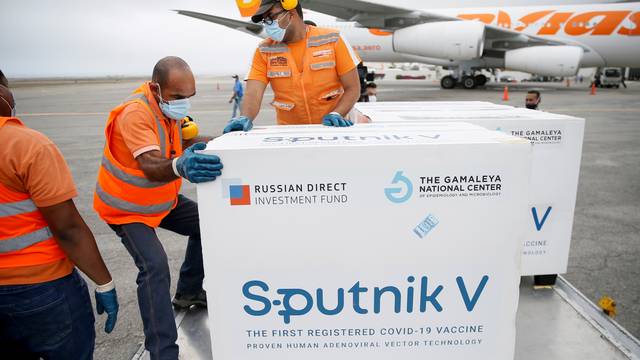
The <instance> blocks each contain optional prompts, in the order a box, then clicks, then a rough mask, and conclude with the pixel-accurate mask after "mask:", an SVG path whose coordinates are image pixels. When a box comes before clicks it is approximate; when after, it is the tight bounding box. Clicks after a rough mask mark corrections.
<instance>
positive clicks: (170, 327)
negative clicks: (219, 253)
mask: <svg viewBox="0 0 640 360" xmlns="http://www.w3.org/2000/svg"><path fill="white" fill-rule="evenodd" d="M195 93H196V86H195V80H194V77H193V73H192V72H191V69H190V68H189V65H187V63H186V62H185V61H184V60H182V59H180V58H177V57H166V58H163V59H161V60H160V61H158V63H157V64H156V66H155V67H154V69H153V74H152V79H151V81H149V82H145V83H144V84H142V85H141V86H140V87H139V88H138V89H136V90H135V91H134V92H133V93H132V94H131V95H130V96H129V97H128V98H127V99H126V100H125V101H124V102H123V103H122V104H120V105H118V106H117V107H115V108H114V109H113V110H112V111H111V113H110V114H109V119H108V120H107V124H106V128H105V137H106V144H105V147H104V151H103V156H102V161H101V165H100V170H99V172H98V181H97V184H96V189H95V193H94V202H93V206H94V209H95V210H96V211H97V213H98V215H100V217H101V218H102V219H103V220H104V221H105V222H106V223H107V224H108V225H109V226H110V227H111V228H112V229H113V230H114V231H115V233H116V234H117V235H118V236H119V237H120V238H121V240H122V243H123V244H124V246H125V248H126V249H127V251H128V252H129V254H131V256H132V257H133V260H134V262H135V264H136V266H137V267H138V270H139V272H138V278H137V284H138V305H139V307H140V312H141V315H142V323H143V325H144V334H145V347H146V349H147V350H148V351H149V353H150V354H151V359H174V360H175V359H178V350H179V349H178V345H177V344H176V340H177V336H178V334H177V329H176V324H175V320H174V314H173V309H172V307H171V304H172V302H173V304H174V306H177V307H180V308H188V307H190V306H192V305H200V306H206V305H207V298H206V294H205V291H204V290H203V288H202V280H203V278H204V271H203V262H202V247H201V244H200V223H199V218H198V205H197V204H196V203H195V202H194V201H192V200H190V199H188V198H186V197H185V196H183V195H180V194H179V192H180V187H181V184H182V179H183V178H185V179H187V180H189V181H190V182H192V183H202V182H207V181H213V180H215V179H216V177H218V176H220V175H221V170H222V164H221V163H220V159H219V158H218V157H217V156H215V155H205V154H200V153H198V152H196V151H198V150H203V149H204V148H205V147H206V145H205V142H207V141H209V140H210V139H211V137H202V136H197V137H195V138H192V139H190V140H185V139H183V137H182V131H181V121H182V119H183V118H185V117H186V116H187V115H188V113H189V109H190V100H189V98H190V97H192V96H194V95H195ZM183 149H185V150H184V151H183ZM158 227H160V228H163V229H167V230H170V231H173V232H175V233H178V234H180V235H184V236H188V237H189V240H188V243H187V250H186V254H185V259H184V262H183V264H182V267H181V269H180V278H179V279H178V284H177V285H178V286H177V291H176V294H175V297H174V298H173V301H172V300H171V296H170V293H169V288H170V284H171V279H170V277H169V275H170V274H169V264H168V260H167V254H166V253H165V251H164V248H163V246H162V244H161V243H160V240H159V239H158V236H157V234H156V228H158Z"/></svg>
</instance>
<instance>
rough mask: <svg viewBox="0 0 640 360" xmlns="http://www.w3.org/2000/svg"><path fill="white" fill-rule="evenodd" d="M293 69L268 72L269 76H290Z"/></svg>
mask: <svg viewBox="0 0 640 360" xmlns="http://www.w3.org/2000/svg"><path fill="white" fill-rule="evenodd" d="M290 76H291V71H269V72H267V77H270V78H277V77H290Z"/></svg>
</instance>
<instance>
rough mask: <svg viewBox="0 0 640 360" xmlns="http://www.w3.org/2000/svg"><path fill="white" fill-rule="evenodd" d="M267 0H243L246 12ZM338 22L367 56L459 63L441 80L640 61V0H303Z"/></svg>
mask: <svg viewBox="0 0 640 360" xmlns="http://www.w3.org/2000/svg"><path fill="white" fill-rule="evenodd" d="M259 2H260V0H237V3H238V6H239V10H240V12H241V15H243V16H250V15H251V13H250V10H248V8H249V7H252V6H253V7H255V6H256V3H257V4H259ZM300 3H301V5H302V7H303V9H305V10H312V11H316V12H319V13H323V14H326V15H330V16H334V17H335V18H336V19H337V22H336V23H335V24H331V25H333V26H331V25H329V26H326V27H336V28H338V29H339V30H340V31H341V33H342V34H343V35H344V36H345V37H346V39H347V40H348V41H349V42H350V43H351V45H352V47H353V48H354V49H355V50H356V51H358V53H359V54H360V57H361V58H362V60H363V61H367V62H418V63H424V64H431V65H440V66H443V67H444V68H445V69H449V70H452V74H451V75H447V76H444V77H443V78H442V79H441V81H440V85H441V86H442V88H445V89H452V88H454V87H456V86H457V85H462V86H463V87H464V88H467V89H473V88H475V87H477V86H483V85H484V84H485V83H486V82H487V77H486V76H485V75H483V74H482V73H480V70H482V69H508V70H516V71H523V72H528V73H534V74H538V75H544V76H573V75H576V74H577V72H578V70H579V69H580V68H581V67H599V68H601V67H639V66H640V2H628V3H602V4H591V5H558V6H555V5H544V6H519V7H491V8H489V7H483V8H448V9H447V8H445V9H434V10H417V9H408V8H401V7H397V6H393V5H386V4H378V3H373V2H368V1H362V0H300ZM176 12H178V13H179V14H181V15H185V16H190V17H193V18H197V19H201V20H205V21H209V22H213V23H217V24H220V25H224V26H226V27H228V28H231V29H234V30H238V31H241V32H244V33H247V34H250V35H253V36H257V37H260V38H266V37H267V35H266V33H265V31H264V29H263V28H262V25H261V24H254V23H252V22H246V21H241V20H234V19H229V18H224V17H220V16H215V15H209V14H203V13H198V12H193V11H188V10H176Z"/></svg>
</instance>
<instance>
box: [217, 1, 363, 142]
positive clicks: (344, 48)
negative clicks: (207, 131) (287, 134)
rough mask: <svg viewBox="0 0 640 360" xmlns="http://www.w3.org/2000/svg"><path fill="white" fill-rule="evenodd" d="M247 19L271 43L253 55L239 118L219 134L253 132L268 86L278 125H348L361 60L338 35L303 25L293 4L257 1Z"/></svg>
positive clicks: (262, 45)
mask: <svg viewBox="0 0 640 360" xmlns="http://www.w3.org/2000/svg"><path fill="white" fill-rule="evenodd" d="M251 19H252V20H253V22H255V23H260V22H261V23H262V24H263V25H264V27H265V30H266V32H267V34H268V35H269V37H270V38H269V39H267V40H264V41H263V42H261V43H260V45H259V46H258V49H257V50H256V52H255V54H254V57H253V63H252V65H251V70H250V72H249V75H248V76H247V86H246V90H245V97H244V100H243V103H242V109H241V116H239V117H237V118H233V119H231V120H230V121H229V123H228V124H227V126H226V127H225V129H224V132H225V133H227V132H230V131H249V130H250V129H251V128H252V127H253V120H254V119H255V118H256V116H257V115H258V112H259V110H260V104H261V103H262V97H263V96H264V92H265V89H266V87H267V85H268V84H271V88H272V89H273V93H274V99H273V101H272V102H271V105H272V106H273V107H274V108H275V110H276V113H277V117H278V124H279V125H298V124H324V125H327V126H340V127H341V126H351V125H353V123H352V122H351V121H349V120H345V116H346V115H347V114H348V113H349V111H350V110H351V108H352V107H353V105H354V104H355V103H356V101H358V98H359V97H360V79H359V77H358V71H357V69H356V67H357V65H358V64H359V63H360V58H359V57H358V55H357V54H356V53H355V51H354V50H353V48H352V47H351V45H349V43H348V42H347V40H346V39H345V38H344V37H343V36H342V35H340V32H339V31H338V30H334V29H325V28H320V27H315V26H311V25H307V24H305V23H304V20H303V14H302V7H301V6H300V4H299V3H298V1H297V0H262V2H261V4H260V7H259V9H258V11H257V12H256V13H255V15H253V16H252V18H251Z"/></svg>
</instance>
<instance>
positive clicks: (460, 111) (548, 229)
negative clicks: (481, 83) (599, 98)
mask: <svg viewBox="0 0 640 360" xmlns="http://www.w3.org/2000/svg"><path fill="white" fill-rule="evenodd" d="M438 108H441V106H440V105H439V103H435V104H432V103H431V102H414V103H402V102H393V103H384V102H382V103H358V104H356V106H355V107H354V110H353V111H352V113H351V117H352V118H354V119H357V120H358V121H365V122H371V124H395V125H396V126H402V124H411V126H415V125H414V124H427V123H430V122H438V123H439V122H442V121H443V120H446V121H450V122H466V123H472V124H476V125H479V126H482V127H484V128H486V129H489V130H499V131H502V132H504V133H506V134H509V135H513V136H519V137H523V138H526V139H528V140H530V141H531V142H532V143H533V144H534V146H533V161H532V183H531V192H530V201H529V203H528V204H527V206H526V207H525V208H523V209H522V211H523V212H525V213H527V216H528V218H529V221H528V222H527V224H526V231H527V237H526V239H525V241H524V247H523V253H522V256H523V260H522V275H544V274H562V273H566V272H567V266H568V261H569V250H570V247H571V234H572V228H573V217H574V212H575V204H576V195H577V191H578V178H579V174H580V160H581V156H582V142H583V136H584V126H585V121H584V119H580V118H575V117H571V116H566V115H558V114H551V113H547V112H542V111H533V110H528V109H519V108H513V107H509V106H504V105H495V107H493V108H492V107H491V106H490V105H487V103H479V102H459V103H458V106H455V105H453V104H449V105H447V107H446V108H445V109H442V110H440V111H435V109H438Z"/></svg>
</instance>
